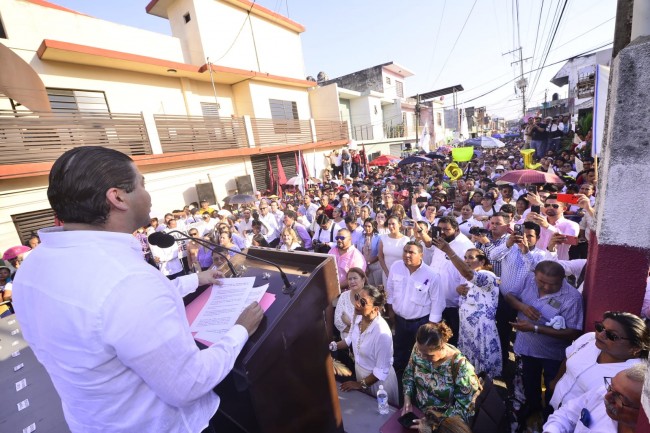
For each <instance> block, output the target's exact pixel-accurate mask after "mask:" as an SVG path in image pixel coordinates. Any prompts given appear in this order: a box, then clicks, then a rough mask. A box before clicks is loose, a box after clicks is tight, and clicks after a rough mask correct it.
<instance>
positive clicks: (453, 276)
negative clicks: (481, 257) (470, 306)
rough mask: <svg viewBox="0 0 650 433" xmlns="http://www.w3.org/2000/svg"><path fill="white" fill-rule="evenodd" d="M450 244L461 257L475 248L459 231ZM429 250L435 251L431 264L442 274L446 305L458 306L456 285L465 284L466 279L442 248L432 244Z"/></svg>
mask: <svg viewBox="0 0 650 433" xmlns="http://www.w3.org/2000/svg"><path fill="white" fill-rule="evenodd" d="M449 246H450V247H451V249H452V250H454V253H456V255H457V256H458V257H460V258H461V259H464V257H465V253H466V252H467V250H469V249H470V248H475V247H474V244H473V243H472V241H470V240H469V238H468V237H467V236H465V235H464V234H462V233H459V234H458V235H457V236H456V238H455V239H454V240H453V241H451V242H449ZM429 250H430V251H432V252H433V257H432V258H431V264H430V265H429V266H430V267H431V269H433V271H434V272H436V273H437V274H438V275H439V276H440V287H441V290H442V293H443V294H444V297H445V305H446V306H447V307H458V299H459V298H460V295H459V294H458V292H457V291H456V287H458V286H459V285H460V284H464V282H465V279H464V278H463V277H462V276H461V275H460V272H458V270H457V269H456V267H455V266H454V264H453V263H452V262H451V260H449V259H448V258H447V255H446V254H445V253H444V252H442V250H440V249H438V248H436V247H434V246H431V248H429Z"/></svg>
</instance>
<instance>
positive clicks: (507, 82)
mask: <svg viewBox="0 0 650 433" xmlns="http://www.w3.org/2000/svg"><path fill="white" fill-rule="evenodd" d="M611 44H612V42H608V43H606V44H605V45H601V46H599V47H596V48H592V49H590V50H587V51H584V52H582V53H580V54H576V55H575V56H571V57H567V58H566V59H562V60H558V61H557V62H553V63H549V64H548V65H544V66H542V67H540V68H536V69H531V70H530V71H528V72H526V73H529V72H535V71H538V70H541V69H545V68H548V67H550V66H554V65H557V64H559V63H562V62H566V61H568V60H571V59H575V58H576V57H580V56H584V55H585V54H588V53H591V52H592V51H595V50H599V49H601V48H605V47H606V46H607V45H611ZM516 79H517V78H513V79H511V80H508V81H506V82H505V83H503V84H501V85H499V86H497V87H495V88H494V89H492V90H488V91H487V92H485V93H483V94H481V95H479V96H476V97H474V98H472V99H468V100H465V101H462V104H466V103H468V102H472V101H475V100H477V99H479V98H482V97H483V96H486V95H489V94H490V93H493V92H496V91H497V90H499V89H501V88H502V87H504V86H507V85H508V84H510V83H512V82H513V81H515V80H516ZM531 94H532V93H531ZM448 107H453V105H448V106H445V107H443V108H448Z"/></svg>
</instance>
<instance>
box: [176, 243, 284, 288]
mask: <svg viewBox="0 0 650 433" xmlns="http://www.w3.org/2000/svg"><path fill="white" fill-rule="evenodd" d="M170 233H178V234H179V235H181V236H182V239H187V240H192V241H196V239H195V238H193V237H190V236H188V235H186V234H185V233H183V232H181V231H178V230H170V231H168V232H167V234H170ZM200 243H201V244H202V245H203V244H205V245H209V246H212V247H216V248H219V249H221V251H229V252H231V253H234V254H239V255H241V256H244V257H246V258H249V259H253V260H258V261H260V262H263V263H266V264H268V265H271V266H273V267H275V268H277V269H278V271H279V272H280V278H282V282H283V283H284V287H283V288H282V293H284V294H287V295H291V294H293V292H295V291H296V287H295V283H291V282H290V281H289V278H288V277H287V274H285V273H284V271H283V270H282V268H280V266H278V265H277V264H276V263H273V262H272V261H270V260H266V259H263V258H261V257H255V256H253V255H250V254H246V253H242V252H241V251H237V250H231V249H230V248H226V247H224V246H223V245H219V244H215V243H214V242H208V241H206V240H203V239H200ZM213 251H214V250H213ZM214 252H215V253H217V254H219V255H220V256H222V257H225V256H224V255H222V254H220V253H219V252H218V251H214ZM226 262H227V263H228V267H229V268H230V271H231V272H232V273H233V275H234V276H238V275H237V273H236V272H235V270H234V268H233V266H232V263H230V260H228V259H227V258H226Z"/></svg>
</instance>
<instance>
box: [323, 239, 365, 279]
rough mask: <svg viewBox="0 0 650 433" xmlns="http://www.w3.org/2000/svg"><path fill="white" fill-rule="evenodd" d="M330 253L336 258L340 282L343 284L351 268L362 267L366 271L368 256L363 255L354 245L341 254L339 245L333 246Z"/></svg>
mask: <svg viewBox="0 0 650 433" xmlns="http://www.w3.org/2000/svg"><path fill="white" fill-rule="evenodd" d="M329 253H330V254H331V255H333V256H334V258H336V269H337V270H338V272H339V284H343V282H344V281H345V280H346V278H347V277H348V271H349V270H350V269H351V268H361V269H363V271H364V272H365V271H366V258H365V257H363V253H361V251H359V250H358V249H356V248H355V246H354V245H352V246H350V248H348V251H347V252H346V253H345V254H341V252H340V251H339V249H338V247H334V248H332V249H331V250H330V252H329Z"/></svg>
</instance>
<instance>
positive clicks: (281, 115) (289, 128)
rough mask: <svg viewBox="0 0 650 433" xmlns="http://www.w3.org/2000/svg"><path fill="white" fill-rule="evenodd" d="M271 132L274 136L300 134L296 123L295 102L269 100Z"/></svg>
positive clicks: (296, 106)
mask: <svg viewBox="0 0 650 433" xmlns="http://www.w3.org/2000/svg"><path fill="white" fill-rule="evenodd" d="M269 105H270V106H271V118H272V119H273V130H274V131H275V133H276V134H287V133H300V125H299V124H298V122H294V121H295V120H298V104H296V101H283V100H280V99H269Z"/></svg>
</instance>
